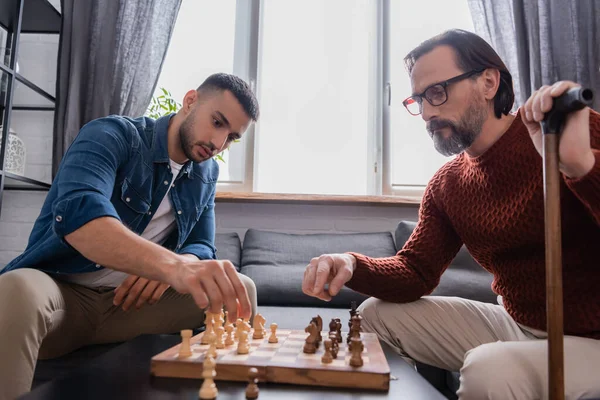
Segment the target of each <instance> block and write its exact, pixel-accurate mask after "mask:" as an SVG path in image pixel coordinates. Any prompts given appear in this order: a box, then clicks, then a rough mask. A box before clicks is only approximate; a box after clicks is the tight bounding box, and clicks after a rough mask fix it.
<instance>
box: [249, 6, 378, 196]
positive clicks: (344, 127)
mask: <svg viewBox="0 0 600 400" xmlns="http://www.w3.org/2000/svg"><path fill="white" fill-rule="evenodd" d="M375 4H376V2H375V1H364V0H328V1H323V0H303V1H281V0H265V1H263V6H262V7H263V8H262V10H261V12H262V15H263V17H262V18H263V19H262V32H261V46H262V52H261V54H260V58H259V71H260V72H259V77H258V92H259V94H260V96H259V102H260V105H261V109H262V116H261V121H260V126H259V128H258V131H257V132H258V133H257V136H256V142H255V153H254V154H255V166H256V167H255V186H254V188H255V190H256V191H258V192H271V193H272V192H278V193H318V194H356V195H364V194H367V185H368V178H367V175H368V174H369V173H370V171H369V167H368V165H369V163H368V160H369V151H370V148H369V147H370V146H369V132H370V131H371V130H370V110H369V105H370V104H371V101H370V100H371V93H370V92H371V91H372V90H373V85H372V79H371V76H372V74H373V70H374V67H375V64H376V59H375V57H374V56H373V51H374V48H375V47H376V44H377V42H376V38H375V35H374V33H375V32H374V31H375V22H376V14H375V11H376V8H375Z"/></svg>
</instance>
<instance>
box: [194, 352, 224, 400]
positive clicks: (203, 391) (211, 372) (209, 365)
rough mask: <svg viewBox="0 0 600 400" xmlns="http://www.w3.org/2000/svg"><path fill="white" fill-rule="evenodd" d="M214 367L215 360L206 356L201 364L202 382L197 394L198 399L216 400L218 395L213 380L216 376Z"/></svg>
mask: <svg viewBox="0 0 600 400" xmlns="http://www.w3.org/2000/svg"><path fill="white" fill-rule="evenodd" d="M215 366H216V363H215V359H214V358H212V357H211V356H209V355H207V356H206V358H204V362H203V363H202V378H204V382H202V386H201V387H200V392H199V393H198V397H200V398H201V399H202V400H212V399H216V398H217V395H218V394H219V391H218V390H217V386H216V385H215V380H214V379H215V376H217V372H216V371H215Z"/></svg>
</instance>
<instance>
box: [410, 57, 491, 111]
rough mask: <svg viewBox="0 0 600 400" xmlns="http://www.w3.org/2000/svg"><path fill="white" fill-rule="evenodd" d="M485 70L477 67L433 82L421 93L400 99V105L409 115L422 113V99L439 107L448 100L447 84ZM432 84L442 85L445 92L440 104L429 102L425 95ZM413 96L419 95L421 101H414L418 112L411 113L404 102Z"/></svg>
mask: <svg viewBox="0 0 600 400" xmlns="http://www.w3.org/2000/svg"><path fill="white" fill-rule="evenodd" d="M485 70H486V68H478V69H473V70H471V71H469V72H465V73H463V74H460V75H457V76H455V77H453V78H450V79H446V80H445V81H441V82H437V83H433V84H431V85H429V86H427V87H426V88H425V90H423V91H422V92H421V93H419V94H413V95H411V96H408V97H407V98H406V99H404V100H403V101H402V105H403V106H404V108H406V111H408V113H409V114H410V115H414V116H418V115H421V114H422V113H423V99H425V100H427V102H428V103H429V104H431V105H432V106H433V107H439V106H441V105H442V104H444V103H446V102H447V101H448V85H450V84H451V83H456V82H460V81H463V80H465V79H467V78H470V77H472V76H473V75H476V74H480V73H482V72H483V71H485ZM434 86H441V87H442V89H444V94H445V96H446V99H445V100H444V101H442V102H441V103H440V104H433V103H432V102H431V101H430V100H429V99H428V98H427V97H426V96H425V93H426V92H427V91H428V90H429V89H431V88H432V87H434ZM415 97H419V98H420V99H421V102H420V103H417V102H416V101H415V103H417V104H419V113H418V114H413V113H412V112H411V111H410V110H409V109H408V105H407V104H406V102H407V101H408V100H410V99H414V98H415Z"/></svg>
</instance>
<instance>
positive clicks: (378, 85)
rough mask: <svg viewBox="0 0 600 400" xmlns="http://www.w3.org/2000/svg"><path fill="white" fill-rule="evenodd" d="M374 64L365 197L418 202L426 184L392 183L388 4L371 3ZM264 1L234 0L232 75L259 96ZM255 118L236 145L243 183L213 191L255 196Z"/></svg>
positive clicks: (231, 183)
mask: <svg viewBox="0 0 600 400" xmlns="http://www.w3.org/2000/svg"><path fill="white" fill-rule="evenodd" d="M376 7H377V12H376V18H377V21H375V23H376V27H377V35H376V40H377V43H376V51H375V53H376V54H375V56H376V57H377V64H376V67H375V71H374V74H373V75H374V77H373V84H374V85H375V87H374V90H373V91H372V92H371V93H372V95H373V96H374V98H373V99H372V102H370V103H372V104H374V107H372V109H371V110H369V112H370V113H374V115H373V118H371V121H372V123H373V126H372V130H371V132H367V140H368V146H367V149H366V151H367V152H368V155H367V157H368V165H370V166H372V168H371V167H369V168H371V171H370V173H369V174H368V175H367V177H368V178H367V179H368V182H367V187H368V192H367V194H366V195H369V196H405V197H411V198H420V197H421V196H422V195H423V193H424V191H425V186H426V185H404V184H394V183H393V182H392V146H391V141H392V137H391V105H392V89H393V88H392V82H391V75H390V64H391V57H390V48H391V46H390V39H391V38H390V25H391V17H390V8H391V0H376ZM262 10H264V0H237V2H236V22H235V29H236V32H235V44H234V66H233V72H234V74H236V75H238V76H240V77H241V78H242V79H244V80H246V81H247V82H249V84H250V87H251V88H252V90H253V92H254V93H255V95H256V96H257V97H258V98H260V93H259V88H260V85H259V84H258V79H259V77H260V68H261V66H260V60H261V56H262V51H261V50H262V47H261V44H262V43H261V36H262V25H263V24H262V22H263V13H262ZM259 130H260V119H259V121H258V122H256V123H254V124H252V126H251V127H250V128H249V129H248V131H247V132H246V134H245V135H244V138H243V140H242V142H241V143H240V144H236V145H241V146H243V154H244V161H243V180H242V181H219V182H218V183H217V191H218V192H244V193H256V191H255V189H256V188H255V179H254V171H255V170H256V159H257V157H256V154H255V151H256V148H257V147H258V146H257V141H258V140H259V138H258V137H257V132H258V131H259Z"/></svg>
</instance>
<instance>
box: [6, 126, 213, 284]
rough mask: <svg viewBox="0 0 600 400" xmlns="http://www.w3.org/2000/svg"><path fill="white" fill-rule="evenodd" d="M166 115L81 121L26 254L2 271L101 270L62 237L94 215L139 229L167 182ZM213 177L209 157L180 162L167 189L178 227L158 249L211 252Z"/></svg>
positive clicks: (203, 254) (209, 254) (208, 255)
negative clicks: (180, 164) (80, 126)
mask: <svg viewBox="0 0 600 400" xmlns="http://www.w3.org/2000/svg"><path fill="white" fill-rule="evenodd" d="M172 116H173V115H169V116H165V117H162V118H160V119H158V120H156V121H155V120H153V119H150V118H145V117H141V118H137V119H132V118H127V117H122V116H109V117H106V118H100V119H96V120H94V121H91V122H89V123H88V124H86V125H85V126H84V127H83V128H82V129H81V131H80V132H79V134H78V135H77V137H76V138H75V140H74V141H73V143H72V144H71V146H70V147H69V149H68V151H67V153H66V154H65V156H64V158H63V160H62V162H61V164H60V167H59V170H58V172H57V174H56V177H55V179H54V182H53V183H52V186H51V188H50V191H49V193H48V196H47V197H46V201H45V202H44V205H43V207H42V210H41V213H40V215H39V217H38V218H37V220H36V222H35V225H34V227H33V230H32V232H31V235H30V237H29V242H28V244H27V248H26V249H25V252H24V253H23V254H21V255H20V256H19V257H17V258H16V259H14V260H13V261H11V262H10V263H9V264H8V265H7V266H6V267H5V268H4V269H3V270H2V271H1V272H7V271H10V270H14V269H17V268H35V269H39V270H42V271H46V272H49V273H59V274H68V273H77V272H90V271H96V270H97V269H98V268H102V267H101V266H99V265H97V264H95V263H94V262H92V261H90V260H88V259H86V258H85V257H83V256H82V255H81V254H80V253H79V252H77V251H76V250H75V249H74V248H73V247H71V246H70V245H69V244H68V243H67V242H66V241H65V240H64V237H65V236H66V235H68V234H69V233H71V232H73V231H76V230H77V229H79V228H80V227H81V226H83V225H85V224H86V223H88V222H90V221H92V220H93V219H96V218H100V217H107V216H108V217H113V218H116V219H118V220H120V221H121V222H122V223H123V224H124V225H125V226H127V227H128V228H129V229H131V230H132V231H134V232H135V233H137V234H141V233H142V232H143V231H144V229H145V228H146V226H147V225H148V223H149V222H150V220H151V219H152V216H153V215H154V212H155V211H156V209H157V208H158V206H159V205H160V203H161V201H162V199H163V198H164V196H165V193H166V192H167V190H168V189H169V186H170V185H171V181H172V177H173V175H172V173H171V168H170V164H169V154H168V146H167V128H168V126H169V120H170V118H171V117H172ZM218 176H219V166H218V164H217V163H216V161H214V160H213V159H210V160H208V161H205V162H202V163H195V162H192V161H188V162H187V163H186V164H185V165H184V166H183V168H182V169H181V171H180V172H179V175H178V176H177V178H176V180H175V182H174V186H173V187H172V188H171V190H170V191H169V196H170V199H171V202H172V205H173V210H174V212H175V219H176V222H177V229H175V230H174V231H173V232H172V234H171V235H170V236H169V237H168V238H167V241H166V242H165V244H164V246H165V247H167V248H169V249H171V250H173V251H175V252H176V253H179V254H183V253H188V254H194V255H196V256H197V257H198V258H199V259H214V258H215V257H216V249H215V247H214V236H215V214H214V206H215V191H216V183H217V178H218ZM90 240H93V239H92V238H90Z"/></svg>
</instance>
